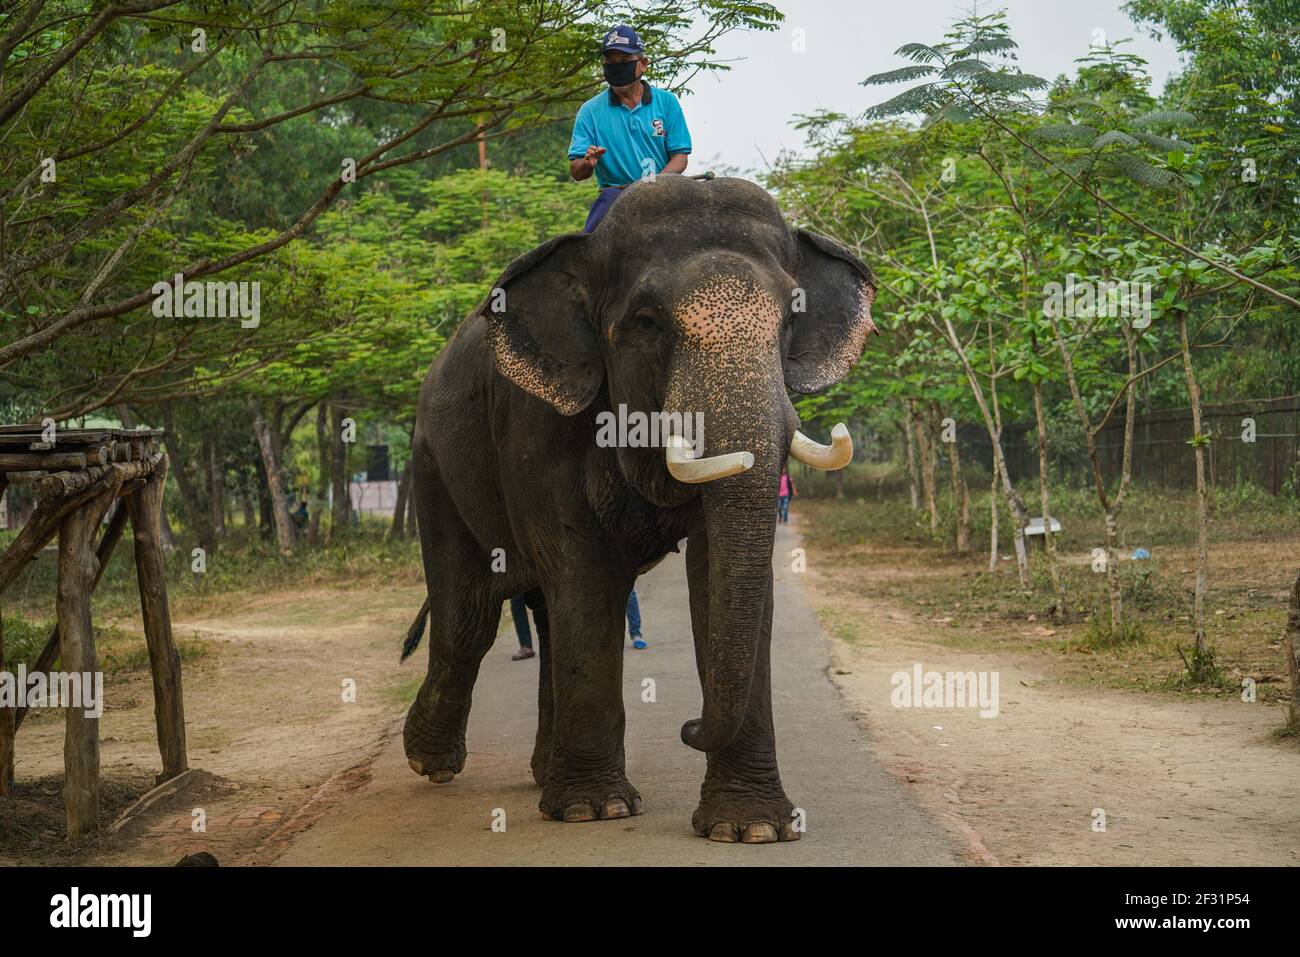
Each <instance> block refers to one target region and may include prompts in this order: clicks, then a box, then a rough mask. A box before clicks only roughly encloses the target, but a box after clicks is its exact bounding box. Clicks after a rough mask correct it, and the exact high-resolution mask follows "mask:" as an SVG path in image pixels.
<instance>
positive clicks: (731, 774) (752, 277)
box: [403, 176, 874, 843]
mask: <svg viewBox="0 0 1300 957" xmlns="http://www.w3.org/2000/svg"><path fill="white" fill-rule="evenodd" d="M799 284H802V285H804V286H806V287H807V289H806V290H804V291H806V293H807V297H806V298H807V300H808V302H809V304H810V309H809V314H808V315H806V316H793V315H791V314H790V307H789V303H790V302H791V298H790V294H791V292H792V291H793V290H794V289H795V288H796V286H797V285H799ZM496 288H498V289H500V290H501V291H502V292H503V293H504V297H503V299H504V301H505V302H506V303H507V306H506V308H505V310H504V311H502V312H499V313H498V312H493V311H492V310H491V309H489V308H488V300H485V302H484V304H483V305H481V306H480V307H479V308H478V309H476V310H475V312H474V313H473V314H471V316H470V317H469V318H468V319H467V320H466V321H465V322H464V323H463V324H462V326H461V327H460V329H459V330H458V331H457V333H456V335H455V336H454V337H453V338H452V340H451V342H450V343H448V345H447V347H446V349H444V351H443V353H442V355H441V356H440V357H439V358H438V360H437V361H436V362H435V363H434V365H433V367H432V368H431V369H430V370H429V374H428V375H427V377H426V378H425V382H424V386H423V389H422V390H421V395H420V403H419V408H418V411H417V418H416V430H415V437H414V442H413V456H412V466H411V468H412V492H411V494H412V495H413V496H414V501H415V506H416V509H417V512H418V515H419V534H420V541H421V551H422V554H423V558H424V569H425V579H426V583H427V587H428V593H429V601H428V605H429V612H428V631H427V641H428V645H429V665H428V672H427V674H426V677H425V680H424V684H423V685H422V687H421V688H420V691H419V693H418V695H417V697H416V700H415V702H414V703H413V704H412V706H411V709H410V712H409V713H408V715H407V720H406V726H405V729H404V733H403V738H404V743H405V749H406V754H407V758H408V760H409V761H410V764H411V767H412V769H413V770H414V771H416V772H417V773H419V774H421V775H424V776H426V777H428V778H429V779H430V780H431V781H433V782H435V783H446V782H450V781H451V780H452V779H453V778H454V777H455V776H456V775H457V774H459V773H461V772H462V771H463V770H464V768H465V757H466V730H467V727H468V718H469V712H470V706H471V698H472V692H473V686H474V682H475V679H476V677H477V674H478V668H479V663H480V661H481V660H482V657H483V655H484V654H485V653H486V652H487V650H488V648H489V647H491V645H492V641H493V639H494V637H495V634H496V629H497V625H498V622H499V620H500V616H501V611H502V605H503V603H504V602H505V601H506V600H508V599H509V598H511V597H512V596H515V595H524V596H525V600H526V601H527V602H528V604H529V606H530V607H531V608H532V609H533V612H534V616H535V620H536V622H537V626H538V628H537V630H538V632H539V634H538V648H539V651H540V655H539V658H538V665H539V671H538V682H539V687H538V711H539V715H538V730H537V738H536V743H535V747H534V752H533V759H532V772H533V777H534V779H535V780H536V782H537V783H538V784H539V785H540V786H541V788H542V790H541V795H540V799H539V802H538V806H539V809H540V811H541V813H542V815H543V816H544V817H545V818H547V819H550V820H556V821H566V822H583V821H593V820H602V819H616V818H623V817H627V816H629V815H633V814H638V813H641V799H640V795H639V794H638V792H637V790H636V788H635V787H634V786H633V785H632V784H631V783H630V782H629V780H628V778H627V776H626V771H625V759H624V749H623V733H624V713H623V700H622V667H623V654H624V651H623V644H624V639H623V625H624V608H625V605H626V601H627V596H628V592H629V590H630V589H631V588H632V586H633V584H634V583H635V580H636V576H637V575H638V574H640V573H641V572H643V571H645V570H647V569H648V568H650V567H651V566H653V565H654V564H655V563H656V562H657V561H659V560H660V559H661V558H662V557H663V556H664V555H665V554H666V553H668V552H669V551H675V550H677V548H678V543H679V542H680V541H682V540H683V539H687V540H688V542H689V544H688V547H687V556H686V559H687V560H686V564H687V575H688V579H689V584H690V604H691V623H692V630H693V632H694V640H695V650H696V662H697V666H698V670H699V677H700V682H701V687H702V689H703V707H702V710H701V715H700V717H699V718H698V719H693V720H692V721H689V722H687V724H686V725H685V726H684V727H683V729H682V739H683V741H685V743H686V744H688V745H690V746H691V747H694V748H697V749H699V750H702V751H704V752H705V754H706V755H707V771H706V774H705V778H704V782H703V784H702V787H701V791H700V803H699V806H698V808H697V810H696V812H695V814H694V816H693V819H692V825H693V828H694V830H695V832H696V833H697V834H699V835H701V836H706V837H710V838H712V839H713V840H718V841H745V842H749V843H770V842H775V841H781V840H787V841H788V840H795V839H797V838H798V837H799V834H798V833H797V832H796V831H795V830H794V829H793V823H792V820H791V812H792V810H793V808H792V804H791V801H790V800H789V798H787V797H786V794H785V791H784V789H783V787H782V784H781V779H780V775H779V773H778V770H777V761H776V745H775V737H774V732H773V727H772V709H771V673H770V668H771V662H770V644H771V629H772V546H773V541H774V536H775V526H776V493H777V487H778V483H779V477H780V473H781V468H782V466H783V464H784V462H785V457H786V450H787V449H788V448H789V443H790V439H791V436H792V435H793V434H794V430H795V429H796V428H797V427H798V420H797V417H796V416H795V414H794V411H793V408H792V406H791V405H790V402H789V399H788V397H787V392H786V388H787V385H788V386H789V387H790V388H792V389H795V390H796V391H803V392H811V391H816V390H819V389H823V388H826V387H827V386H828V385H829V384H830V383H832V382H834V381H835V380H836V379H838V378H840V377H841V376H843V375H844V374H845V373H846V372H847V371H848V369H849V368H850V367H851V366H852V364H853V363H854V362H855V361H856V360H857V359H858V357H859V356H860V355H861V353H862V347H863V343H864V341H865V337H866V334H867V332H868V331H869V329H870V302H871V298H872V296H873V295H874V287H873V286H872V284H871V280H870V274H869V273H868V272H867V271H866V268H865V266H863V265H862V264H861V263H860V262H858V261H857V260H856V259H855V258H854V257H852V255H851V254H850V253H848V252H847V251H846V250H844V249H843V248H842V247H838V246H835V244H832V243H830V242H829V241H828V240H824V239H822V238H820V237H815V236H812V235H811V234H806V233H803V232H802V231H796V230H792V229H790V227H789V226H787V225H786V224H785V222H784V220H783V219H782V218H781V215H780V212H779V210H778V209H777V207H776V205H775V203H774V202H773V201H772V199H771V197H769V196H768V195H767V194H766V193H765V192H764V191H763V190H761V189H760V188H758V187H756V186H754V185H753V184H750V183H745V182H743V181H740V180H730V179H726V178H721V179H718V180H715V181H713V182H711V183H709V184H707V186H706V185H705V184H700V183H695V182H693V181H689V180H686V179H684V178H681V177H672V176H663V177H660V178H659V179H658V180H656V181H654V182H647V183H638V184H635V185H633V186H632V187H629V188H628V190H627V191H626V192H625V194H624V195H623V197H622V198H620V199H619V201H618V203H616V204H615V206H614V208H613V209H612V210H611V211H610V213H609V215H608V216H607V217H606V218H605V220H604V221H603V222H602V223H601V225H600V226H599V227H597V229H596V231H595V232H594V233H593V234H591V235H590V236H579V235H569V236H562V237H557V238H556V239H554V240H551V241H549V242H548V243H545V244H543V245H542V246H541V247H538V248H537V249H536V250H533V251H532V252H530V253H528V254H526V255H525V256H522V257H520V258H519V259H518V260H516V261H515V262H514V263H512V264H511V265H510V267H509V268H508V269H507V270H506V272H505V273H504V274H503V275H502V276H501V278H500V279H499V280H498V282H497V284H496ZM620 406H623V407H625V408H627V409H630V410H633V411H636V410H644V411H646V412H650V413H657V412H670V413H671V412H678V413H683V414H694V413H701V414H702V415H703V417H704V426H705V434H704V449H703V450H702V452H703V454H704V455H706V456H714V455H722V454H726V453H731V452H749V453H751V454H752V456H753V466H752V467H751V468H750V469H749V470H748V471H745V472H742V473H740V474H736V475H732V476H729V477H726V478H720V479H716V480H715V481H713V482H710V483H707V484H704V485H698V486H696V485H687V484H683V483H681V482H678V481H676V480H675V479H673V478H672V477H671V475H670V474H669V472H668V471H667V468H666V465H665V458H664V452H663V449H662V448H607V447H602V446H601V445H600V444H599V443H598V442H597V441H596V437H597V436H598V434H599V431H600V427H599V424H598V420H599V417H600V416H602V415H609V414H612V413H613V410H615V409H617V408H619V407H620ZM414 644H415V643H414V642H411V643H410V644H409V647H408V651H409V649H410V648H413V647H414ZM512 706H513V705H512ZM431 813H433V814H436V813H437V812H436V805H432V806H431Z"/></svg>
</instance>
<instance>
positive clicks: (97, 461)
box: [0, 425, 188, 841]
mask: <svg viewBox="0 0 1300 957" xmlns="http://www.w3.org/2000/svg"><path fill="white" fill-rule="evenodd" d="M161 435H162V432H161V431H159V430H156V429H147V430H146V429H140V430H136V429H56V430H50V431H46V430H42V429H37V428H33V427H32V426H30V425H8V426H0V493H3V492H4V491H5V490H6V489H7V488H8V487H9V486H10V485H16V484H30V485H31V486H32V490H33V493H34V495H35V498H36V508H35V510H34V511H33V512H32V515H31V517H30V518H29V519H28V521H27V523H26V525H24V526H23V528H22V530H21V531H20V532H19V533H18V535H17V537H16V538H15V539H14V540H13V542H12V543H11V544H10V545H9V547H8V549H6V550H5V552H4V554H3V556H0V595H3V593H4V590H5V589H6V588H8V586H9V585H10V584H11V583H12V582H13V581H14V579H15V578H17V577H18V575H19V573H21V572H22V570H23V569H24V568H26V566H27V563H28V562H30V561H31V560H32V559H33V558H34V557H35V556H36V554H37V553H38V552H40V550H41V549H43V548H44V547H45V546H46V544H48V543H49V542H50V540H51V539H53V538H54V536H55V535H56V534H57V535H58V539H59V567H58V589H57V594H56V596H55V607H56V611H57V616H58V623H57V624H56V625H55V627H54V629H53V630H52V631H51V633H50V637H49V639H48V640H47V641H46V643H45V647H44V648H43V649H42V650H41V653H40V655H39V656H38V657H37V660H36V662H35V664H34V665H33V666H32V668H31V669H30V671H29V674H32V673H36V672H41V673H48V672H49V671H50V669H51V668H53V666H54V664H55V662H56V661H58V662H59V663H60V670H61V672H63V673H68V674H70V673H82V674H87V673H89V674H95V673H97V671H98V666H97V662H96V658H95V645H94V632H93V630H92V628H91V618H90V598H91V594H92V592H93V591H94V589H95V586H96V585H97V584H98V583H99V579H100V576H101V575H102V574H103V570H104V567H105V566H106V565H107V564H108V560H109V558H110V557H111V556H112V554H113V549H114V547H115V546H116V545H117V543H118V541H119V540H120V539H121V537H122V533H123V531H124V530H125V528H126V523H127V520H128V519H130V522H131V527H132V533H133V538H134V543H135V566H136V579H137V582H138V584H139V588H140V606H141V612H142V617H143V618H144V632H145V640H146V642H147V644H148V646H149V664H150V669H151V671H152V674H153V686H154V718H155V720H156V722H157V726H158V748H159V752H160V755H161V758H162V773H160V774H159V775H158V781H159V782H160V783H161V782H162V781H166V780H168V779H170V778H172V777H175V776H176V775H178V774H181V773H182V772H184V771H185V770H186V769H187V767H188V765H187V760H186V749H185V709H184V704H183V697H182V693H181V665H180V654H179V652H178V651H177V649H176V643H175V640H174V639H173V636H172V627H171V615H170V611H169V609H168V605H167V584H166V574H165V567H164V562H163V553H162V501H163V489H164V487H165V484H166V478H167V464H168V463H167V456H166V455H165V454H164V453H163V452H161V451H160V449H159V439H160V437H161ZM101 525H103V527H104V530H103V533H102V534H101V535H100V537H99V541H98V544H97V545H96V544H95V540H94V539H95V533H96V531H97V530H98V529H99V528H100V526H101ZM0 671H8V672H10V673H12V672H13V663H12V662H7V661H6V659H5V654H4V631H3V621H2V620H0ZM25 714H26V709H25V708H23V707H0V800H3V799H4V797H5V796H6V795H8V794H9V793H10V792H11V789H12V782H13V765H14V736H15V734H16V733H17V731H18V728H19V727H21V726H22V722H23V717H24V716H25ZM64 714H65V720H66V722H67V730H66V735H65V740H64V789H63V796H64V807H65V810H66V811H67V825H68V830H67V833H68V839H69V840H70V841H75V840H77V839H78V838H80V837H82V836H84V835H85V834H88V833H90V832H91V831H93V830H95V829H96V827H97V826H98V818H99V718H98V717H93V716H88V715H87V714H86V713H85V709H83V708H80V707H76V706H73V707H65V708H64Z"/></svg>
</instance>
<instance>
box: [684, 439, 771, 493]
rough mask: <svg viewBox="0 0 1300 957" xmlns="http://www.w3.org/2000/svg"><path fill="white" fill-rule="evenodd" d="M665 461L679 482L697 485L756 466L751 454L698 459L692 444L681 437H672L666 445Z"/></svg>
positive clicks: (744, 453)
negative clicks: (693, 453) (693, 451)
mask: <svg viewBox="0 0 1300 957" xmlns="http://www.w3.org/2000/svg"><path fill="white" fill-rule="evenodd" d="M664 460H665V462H666V463H667V465H668V472H669V474H671V475H672V477H673V478H675V479H677V481H679V482H686V483H688V484H695V483H698V482H712V481H713V480H714V479H720V478H726V477H727V476H728V475H737V474H739V473H740V472H743V471H745V470H746V469H749V468H752V467H753V465H754V456H753V455H752V454H751V453H749V452H728V453H727V454H726V455H712V456H709V457H708V458H703V459H697V458H694V457H693V455H692V449H691V443H690V442H688V441H687V440H686V439H684V438H682V437H681V436H680V435H670V436H668V438H667V441H666V442H665V444H664Z"/></svg>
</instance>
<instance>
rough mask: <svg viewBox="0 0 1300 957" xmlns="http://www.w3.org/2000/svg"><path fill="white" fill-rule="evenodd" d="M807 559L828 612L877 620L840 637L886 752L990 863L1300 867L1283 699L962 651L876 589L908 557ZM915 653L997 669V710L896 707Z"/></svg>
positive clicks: (940, 627)
mask: <svg viewBox="0 0 1300 957" xmlns="http://www.w3.org/2000/svg"><path fill="white" fill-rule="evenodd" d="M809 567H810V574H809V579H810V584H811V585H812V586H813V589H814V593H815V594H816V596H817V597H816V602H817V604H818V607H819V609H820V610H821V612H822V613H823V614H824V615H827V616H830V617H834V616H837V615H851V616H853V617H855V618H860V619H864V620H869V621H871V622H873V628H872V629H871V630H870V632H869V638H868V639H867V640H859V641H854V642H851V643H850V642H847V641H844V640H841V639H838V638H837V639H835V640H834V642H833V648H834V651H833V658H834V662H835V667H834V669H833V670H834V673H835V681H836V683H837V684H838V685H839V687H840V688H841V690H842V691H843V692H844V694H845V696H846V697H847V698H848V700H849V702H850V703H851V704H852V705H853V707H854V709H855V710H856V711H857V712H858V713H859V714H860V715H861V721H862V725H863V727H864V728H866V729H868V731H869V736H870V739H871V742H872V744H873V747H874V749H875V751H876V753H877V754H878V755H879V757H880V758H881V760H882V761H884V763H885V764H886V766H887V767H888V768H889V770H890V771H891V772H892V773H893V774H894V775H895V776H896V777H897V778H898V779H899V780H900V781H903V782H905V784H906V786H907V787H908V789H909V793H911V794H912V795H913V797H914V798H915V799H916V800H917V801H918V802H919V803H920V804H921V805H922V806H923V807H925V808H926V809H927V810H928V811H930V812H931V813H932V814H933V815H935V816H936V817H937V818H938V819H940V820H942V821H944V822H946V823H947V824H948V826H949V828H950V831H951V833H952V834H953V835H954V837H955V838H959V839H962V840H965V841H966V842H967V844H968V847H969V848H971V849H972V851H973V852H974V853H976V854H978V855H980V856H981V857H983V859H984V860H985V861H986V862H988V863H1001V864H1047V865H1053V864H1093V865H1116V864H1119V865H1239V864H1240V865H1266V864H1273V865H1296V864H1300V817H1297V815H1296V813H1295V795H1296V793H1297V792H1298V791H1300V751H1297V749H1296V748H1295V747H1294V746H1293V745H1289V744H1284V743H1279V742H1277V741H1275V740H1274V739H1272V738H1271V737H1270V734H1269V732H1270V730H1271V729H1272V728H1274V727H1276V726H1277V725H1278V724H1279V723H1280V721H1281V718H1280V715H1279V713H1278V710H1277V708H1276V706H1266V705H1260V704H1255V705H1248V704H1244V703H1242V702H1240V701H1236V700H1218V699H1209V698H1207V699H1206V700H1192V701H1189V700H1186V699H1180V698H1176V697H1174V696H1172V695H1166V694H1138V693H1125V692H1121V691H1104V690H1093V689H1088V688H1081V687H1079V686H1078V685H1077V684H1067V683H1064V682H1062V681H1060V680H1058V679H1057V678H1056V677H1054V675H1053V671H1052V663H1051V660H1050V659H1049V658H1046V657H1036V656H1028V655H1013V654H1004V653H997V652H995V651H979V652H972V651H967V650H960V649H954V648H953V647H951V646H950V645H948V644H947V643H946V642H945V638H949V637H951V634H950V629H949V628H948V626H947V625H945V624H943V623H941V622H934V621H930V620H927V619H926V618H924V617H921V616H919V615H913V614H911V613H909V612H906V611H903V610H900V609H899V608H897V607H894V606H892V605H890V604H889V603H887V602H883V601H880V600H878V599H875V598H873V597H872V595H871V591H872V589H871V583H872V581H873V580H880V579H881V578H882V577H883V576H889V575H894V574H896V573H897V570H896V569H895V568H893V567H891V566H890V565H889V564H888V563H886V562H875V561H873V560H872V555H871V549H870V548H869V547H868V548H867V549H866V551H865V552H864V553H862V554H855V556H854V567H853V570H852V576H853V578H852V587H845V582H844V580H842V579H838V577H837V572H836V571H835V570H834V569H833V568H830V569H828V565H827V564H826V563H823V562H820V561H819V560H818V557H817V556H816V555H810V556H809ZM863 569H866V571H865V572H864V571H863ZM917 663H920V664H921V665H922V666H923V669H924V671H936V672H945V673H946V672H949V671H952V672H958V671H960V672H971V671H974V672H980V671H986V672H993V671H996V672H998V673H999V691H1000V695H999V697H1000V702H999V714H998V716H997V717H996V718H981V717H979V715H978V713H977V712H976V711H974V710H967V709H942V710H940V709H929V708H896V707H894V706H893V705H892V704H891V692H892V691H893V686H892V685H891V676H893V675H894V674H895V673H896V672H899V671H903V672H908V673H911V672H913V669H914V666H915V665H916V664H917ZM1097 809H1100V810H1101V811H1102V812H1104V815H1105V830H1104V831H1099V830H1094V824H1093V822H1094V816H1095V812H1096V810H1097Z"/></svg>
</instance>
